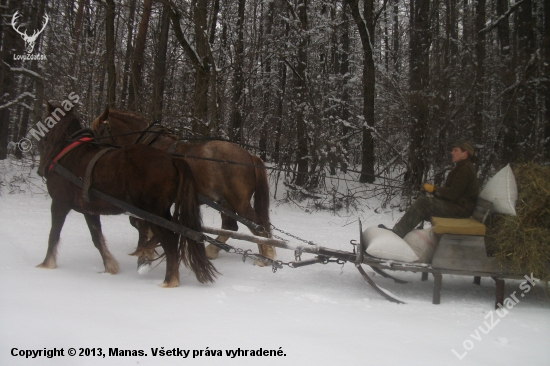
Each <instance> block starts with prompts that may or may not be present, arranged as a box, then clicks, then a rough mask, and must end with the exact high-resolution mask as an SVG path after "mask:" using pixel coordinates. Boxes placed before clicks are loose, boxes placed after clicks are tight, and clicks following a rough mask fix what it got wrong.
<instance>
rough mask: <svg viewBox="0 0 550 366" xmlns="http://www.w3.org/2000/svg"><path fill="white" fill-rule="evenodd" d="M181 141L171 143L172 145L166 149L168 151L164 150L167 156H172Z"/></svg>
mask: <svg viewBox="0 0 550 366" xmlns="http://www.w3.org/2000/svg"><path fill="white" fill-rule="evenodd" d="M181 142H182V141H181V140H176V141H174V142H172V144H171V145H170V146H169V147H168V149H167V150H166V152H167V153H168V154H173V153H175V152H176V149H177V148H178V145H179V144H180V143H181Z"/></svg>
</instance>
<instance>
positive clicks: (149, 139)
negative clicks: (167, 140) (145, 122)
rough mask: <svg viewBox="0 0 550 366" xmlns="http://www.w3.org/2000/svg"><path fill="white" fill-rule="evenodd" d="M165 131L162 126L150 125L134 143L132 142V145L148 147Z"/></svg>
mask: <svg viewBox="0 0 550 366" xmlns="http://www.w3.org/2000/svg"><path fill="white" fill-rule="evenodd" d="M165 130H166V129H165V128H164V127H162V126H159V125H157V124H151V125H149V127H147V129H146V130H145V131H144V132H143V133H142V134H141V135H139V136H138V138H137V139H136V141H134V144H142V145H150V144H151V143H153V141H155V140H156V138H157V137H159V135H160V133H161V132H163V131H165Z"/></svg>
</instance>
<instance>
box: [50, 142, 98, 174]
mask: <svg viewBox="0 0 550 366" xmlns="http://www.w3.org/2000/svg"><path fill="white" fill-rule="evenodd" d="M91 140H93V138H91V137H81V138H79V139H78V140H76V141H74V142H71V143H70V144H69V145H67V146H65V148H63V150H61V152H59V154H57V155H56V156H55V158H53V160H52V162H51V163H50V166H49V168H48V170H52V169H53V163H55V162H57V161H58V160H59V159H61V158H62V157H63V156H65V155H67V153H68V152H69V151H71V150H72V149H74V148H75V147H77V146H79V145H82V144H83V143H85V142H88V141H91Z"/></svg>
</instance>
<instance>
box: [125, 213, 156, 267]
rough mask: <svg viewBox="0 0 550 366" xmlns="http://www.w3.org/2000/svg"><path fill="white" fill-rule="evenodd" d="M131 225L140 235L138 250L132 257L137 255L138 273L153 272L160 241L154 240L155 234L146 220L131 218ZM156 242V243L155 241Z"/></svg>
mask: <svg viewBox="0 0 550 366" xmlns="http://www.w3.org/2000/svg"><path fill="white" fill-rule="evenodd" d="M130 224H132V226H133V227H135V228H136V229H137V231H138V233H139V239H138V245H137V249H136V251H135V252H134V253H132V254H131V255H137V256H138V260H137V271H138V273H139V274H145V273H148V272H149V271H150V270H151V262H152V260H153V259H154V257H155V254H154V253H155V247H156V244H158V239H156V238H155V239H153V232H152V231H151V229H150V228H149V223H148V222H147V221H145V220H142V219H138V218H136V217H132V216H130ZM155 240H156V243H153V241H155Z"/></svg>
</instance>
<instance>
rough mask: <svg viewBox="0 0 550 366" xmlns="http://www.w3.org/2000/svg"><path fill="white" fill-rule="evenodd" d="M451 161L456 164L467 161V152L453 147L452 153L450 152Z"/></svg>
mask: <svg viewBox="0 0 550 366" xmlns="http://www.w3.org/2000/svg"><path fill="white" fill-rule="evenodd" d="M451 158H452V159H451V160H452V161H453V163H458V162H459V161H462V160H466V159H468V152H467V151H462V149H461V148H460V147H458V146H455V147H453V151H451Z"/></svg>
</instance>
